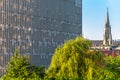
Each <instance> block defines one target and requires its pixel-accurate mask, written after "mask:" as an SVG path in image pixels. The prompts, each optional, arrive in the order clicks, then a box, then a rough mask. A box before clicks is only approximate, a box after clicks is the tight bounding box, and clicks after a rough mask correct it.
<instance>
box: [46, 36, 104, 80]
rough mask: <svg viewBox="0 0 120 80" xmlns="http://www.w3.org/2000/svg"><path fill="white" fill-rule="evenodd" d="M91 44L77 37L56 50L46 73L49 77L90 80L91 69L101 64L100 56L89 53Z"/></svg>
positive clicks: (95, 53)
mask: <svg viewBox="0 0 120 80" xmlns="http://www.w3.org/2000/svg"><path fill="white" fill-rule="evenodd" d="M90 46H91V42H90V41H89V40H86V39H84V38H83V37H77V38H76V39H71V40H68V41H67V42H65V43H64V44H63V45H62V46H59V47H58V48H56V51H55V54H54V55H53V57H52V61H51V64H50V67H49V68H48V70H47V71H46V73H47V74H48V76H49V77H52V78H58V77H59V78H65V79H68V78H69V79H77V78H79V79H84V80H92V77H93V71H94V70H93V69H94V68H95V66H100V64H102V61H103V58H102V54H101V53H100V52H98V51H90Z"/></svg>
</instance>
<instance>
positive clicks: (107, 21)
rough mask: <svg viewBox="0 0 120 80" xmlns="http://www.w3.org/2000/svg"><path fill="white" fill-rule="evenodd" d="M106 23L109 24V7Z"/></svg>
mask: <svg viewBox="0 0 120 80" xmlns="http://www.w3.org/2000/svg"><path fill="white" fill-rule="evenodd" d="M106 24H109V12H108V8H107V16H106Z"/></svg>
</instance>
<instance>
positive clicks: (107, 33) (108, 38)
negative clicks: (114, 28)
mask: <svg viewBox="0 0 120 80" xmlns="http://www.w3.org/2000/svg"><path fill="white" fill-rule="evenodd" d="M111 44H112V34H111V26H110V22H109V13H108V8H107V16H106V23H105V28H104V36H103V45H106V46H109V45H111Z"/></svg>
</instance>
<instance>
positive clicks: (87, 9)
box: [82, 0, 120, 40]
mask: <svg viewBox="0 0 120 80" xmlns="http://www.w3.org/2000/svg"><path fill="white" fill-rule="evenodd" d="M82 1H83V4H82V5H83V8H82V9H83V17H82V18H83V36H84V37H85V38H87V39H91V40H102V39H103V32H104V25H105V18H106V11H107V7H108V10H109V19H110V25H111V31H112V37H113V39H120V0H82Z"/></svg>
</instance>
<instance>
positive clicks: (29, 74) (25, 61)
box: [2, 51, 45, 80]
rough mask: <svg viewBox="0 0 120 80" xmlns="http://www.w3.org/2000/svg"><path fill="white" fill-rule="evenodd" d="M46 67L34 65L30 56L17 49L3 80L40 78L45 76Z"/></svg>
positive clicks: (35, 79) (32, 79)
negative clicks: (30, 60)
mask: <svg viewBox="0 0 120 80" xmlns="http://www.w3.org/2000/svg"><path fill="white" fill-rule="evenodd" d="M44 75H45V74H44V68H43V67H37V66H32V65H31V64H30V63H29V57H26V56H24V55H20V54H19V53H18V51H15V53H14V55H13V56H12V57H11V59H10V62H8V65H7V67H6V70H5V74H4V76H3V77H2V79H3V80H40V79H42V78H44Z"/></svg>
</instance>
